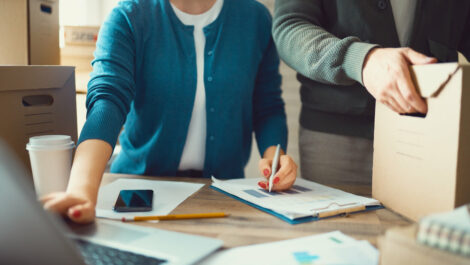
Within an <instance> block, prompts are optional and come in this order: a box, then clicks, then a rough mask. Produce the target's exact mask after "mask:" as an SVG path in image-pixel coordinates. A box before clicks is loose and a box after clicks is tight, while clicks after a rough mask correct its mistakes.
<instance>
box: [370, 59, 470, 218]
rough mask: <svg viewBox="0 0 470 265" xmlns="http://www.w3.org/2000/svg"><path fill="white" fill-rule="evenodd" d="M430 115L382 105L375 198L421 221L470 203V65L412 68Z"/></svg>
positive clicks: (377, 133) (376, 148)
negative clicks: (408, 112) (419, 114)
mask: <svg viewBox="0 0 470 265" xmlns="http://www.w3.org/2000/svg"><path fill="white" fill-rule="evenodd" d="M411 74H412V78H413V80H414V82H415V85H416V87H417V89H418V90H419V92H420V93H421V95H422V96H423V97H424V98H426V101H427V104H428V113H427V115H426V116H425V117H416V116H406V115H399V114H397V113H395V112H393V111H391V110H390V109H388V108H387V107H385V106H384V105H382V104H377V106H376V116H375V139H374V166H373V178H372V196H373V197H374V198H376V199H378V200H379V201H380V202H382V203H383V204H384V205H385V206H386V207H388V208H390V209H392V210H394V211H396V212H398V213H400V214H402V215H404V216H406V217H408V218H411V219H413V220H418V219H419V218H421V217H423V216H424V215H427V214H431V213H435V212H441V211H449V210H452V209H454V208H455V207H457V206H460V205H463V204H465V203H469V202H470V65H459V64H457V63H446V64H433V65H422V66H413V67H411Z"/></svg>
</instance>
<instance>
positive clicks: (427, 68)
mask: <svg viewBox="0 0 470 265" xmlns="http://www.w3.org/2000/svg"><path fill="white" fill-rule="evenodd" d="M459 69H460V65H459V64H458V63H439V64H428V65H413V66H411V69H410V73H411V78H412V79H413V81H414V83H415V85H416V89H417V90H418V92H419V93H420V94H421V96H422V97H423V98H430V97H436V96H438V94H439V92H440V91H441V90H442V88H444V86H445V85H446V84H447V82H449V80H450V79H451V77H452V76H453V75H454V74H455V73H456V72H457V71H458V70H459Z"/></svg>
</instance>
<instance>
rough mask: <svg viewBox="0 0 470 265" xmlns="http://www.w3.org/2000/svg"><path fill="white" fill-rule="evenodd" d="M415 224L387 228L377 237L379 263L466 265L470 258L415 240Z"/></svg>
mask: <svg viewBox="0 0 470 265" xmlns="http://www.w3.org/2000/svg"><path fill="white" fill-rule="evenodd" d="M416 229H417V226H416V225H413V226H409V227H398V228H392V229H389V230H387V232H386V234H385V236H384V237H381V238H379V250H380V265H403V264H413V265H443V264H446V265H468V264H470V258H466V257H464V256H459V255H456V254H453V253H451V252H447V251H444V250H440V249H438V248H432V247H428V246H425V245H421V244H419V243H417V242H416Z"/></svg>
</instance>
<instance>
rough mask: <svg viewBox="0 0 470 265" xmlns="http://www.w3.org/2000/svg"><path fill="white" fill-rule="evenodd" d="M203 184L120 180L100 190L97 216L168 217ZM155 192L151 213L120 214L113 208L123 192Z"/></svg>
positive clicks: (112, 217) (119, 217)
mask: <svg viewBox="0 0 470 265" xmlns="http://www.w3.org/2000/svg"><path fill="white" fill-rule="evenodd" d="M202 186H204V185H203V184H198V183H187V182H175V181H159V180H145V179H118V180H116V181H114V182H112V183H110V184H107V185H104V186H102V187H101V188H100V190H99V193H98V203H97V206H96V216H97V217H101V218H111V219H121V218H122V217H126V218H132V217H133V216H136V215H139V216H150V215H167V214H169V213H170V212H171V211H173V209H175V208H176V207H177V206H178V205H179V204H180V203H182V202H183V201H184V200H186V199H187V198H188V197H189V196H191V195H192V194H193V193H195V192H196V191H198V190H199V189H200V188H201V187H202ZM134 189H149V190H153V210H152V211H150V212H135V213H118V212H115V211H113V206H114V204H115V203H116V199H117V197H118V195H119V192H120V191H121V190H134Z"/></svg>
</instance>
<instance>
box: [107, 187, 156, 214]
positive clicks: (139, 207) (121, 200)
mask: <svg viewBox="0 0 470 265" xmlns="http://www.w3.org/2000/svg"><path fill="white" fill-rule="evenodd" d="M152 202H153V190H121V191H120V192H119V196H118V198H117V200H116V204H115V205H114V207H113V210H114V211H115V212H149V211H151V210H152Z"/></svg>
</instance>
